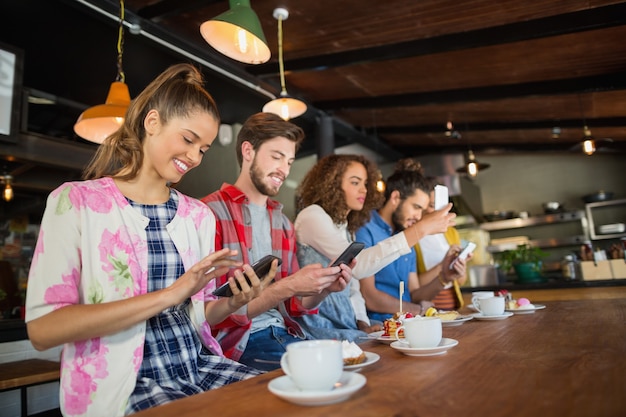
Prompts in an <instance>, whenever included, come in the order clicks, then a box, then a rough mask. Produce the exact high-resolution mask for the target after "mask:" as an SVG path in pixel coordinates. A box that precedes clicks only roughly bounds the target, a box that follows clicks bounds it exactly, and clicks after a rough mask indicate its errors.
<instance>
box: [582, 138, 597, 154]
mask: <svg viewBox="0 0 626 417" xmlns="http://www.w3.org/2000/svg"><path fill="white" fill-rule="evenodd" d="M595 151H596V143H595V142H594V141H593V139H586V140H585V141H584V142H583V152H585V153H586V154H587V155H592V154H593V153H594V152H595Z"/></svg>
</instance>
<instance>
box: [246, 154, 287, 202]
mask: <svg viewBox="0 0 626 417" xmlns="http://www.w3.org/2000/svg"><path fill="white" fill-rule="evenodd" d="M264 178H265V174H264V173H263V171H262V170H261V168H260V167H259V166H258V165H257V163H256V156H255V157H254V159H253V160H252V166H251V167H250V179H251V180H252V184H254V186H255V187H256V189H257V190H258V191H259V192H260V193H261V194H263V195H265V196H268V197H274V196H275V195H277V194H278V191H280V189H279V188H277V189H273V188H271V187H270V186H268V185H267V184H266V183H264V182H263V179H264Z"/></svg>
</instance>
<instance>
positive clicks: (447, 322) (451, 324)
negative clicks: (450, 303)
mask: <svg viewBox="0 0 626 417" xmlns="http://www.w3.org/2000/svg"><path fill="white" fill-rule="evenodd" d="M473 318H474V317H472V316H471V315H469V316H459V317H457V318H455V319H454V320H441V325H442V326H443V327H456V326H460V325H461V324H463V323H465V322H466V321H470V320H471V319H473Z"/></svg>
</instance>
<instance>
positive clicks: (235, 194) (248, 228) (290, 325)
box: [202, 184, 317, 360]
mask: <svg viewBox="0 0 626 417" xmlns="http://www.w3.org/2000/svg"><path fill="white" fill-rule="evenodd" d="M202 201H203V202H205V203H207V205H208V206H209V207H210V208H211V210H213V213H214V214H215V217H216V220H217V225H216V231H215V250H219V249H222V248H226V247H227V248H231V249H236V250H238V251H239V255H240V256H241V260H242V261H243V262H244V263H250V256H249V249H250V247H251V246H252V221H251V217H250V210H249V208H248V204H249V201H248V198H247V197H246V195H245V194H244V193H242V192H241V191H240V190H239V189H238V188H236V187H234V186H232V185H229V184H224V185H222V187H221V188H220V190H219V191H216V192H214V193H212V194H209V195H208V196H206V197H204V198H203V199H202ZM267 210H268V212H269V215H270V225H271V233H272V254H273V255H275V256H278V257H280V258H281V259H282V261H283V263H282V265H281V266H280V270H279V273H278V276H277V277H276V279H277V280H278V279H282V278H284V277H286V276H289V275H291V274H293V273H294V272H296V271H298V270H299V269H300V267H299V266H298V259H297V257H296V237H295V232H294V229H293V225H292V224H291V222H290V221H289V219H288V218H287V216H285V215H284V214H283V213H282V204H280V203H279V202H278V201H275V200H272V199H268V200H267ZM229 274H230V275H232V274H233V272H232V271H231V272H229ZM230 275H224V276H223V277H220V278H217V279H216V281H217V282H216V284H217V285H221V284H223V283H224V282H226V281H227V280H228V277H229V276H230ZM279 310H281V314H282V315H283V317H285V318H286V325H287V329H288V331H289V332H290V334H294V335H295V334H298V332H301V329H300V328H299V326H298V325H297V323H295V321H293V320H290V318H289V316H291V317H298V316H301V315H303V314H315V313H317V309H313V310H308V309H305V308H304V307H303V306H302V304H301V303H300V300H299V298H298V297H292V298H291V299H289V300H286V301H284V302H283V305H282V306H280V308H279ZM211 328H212V329H213V330H214V336H215V337H216V338H217V339H218V340H219V342H220V344H221V345H222V349H224V354H225V355H226V356H227V357H229V358H233V359H235V360H237V359H239V358H240V357H241V355H242V353H243V351H244V349H245V347H246V343H247V341H248V337H249V333H250V320H248V319H247V317H246V318H239V320H238V317H236V316H231V317H229V318H228V319H226V320H225V321H224V322H222V323H220V324H218V325H217V326H211Z"/></svg>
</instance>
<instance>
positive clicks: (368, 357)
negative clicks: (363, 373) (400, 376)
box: [343, 352, 380, 372]
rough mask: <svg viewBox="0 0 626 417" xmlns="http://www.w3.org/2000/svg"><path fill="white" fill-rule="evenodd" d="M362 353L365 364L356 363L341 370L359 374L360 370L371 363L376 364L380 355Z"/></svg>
mask: <svg viewBox="0 0 626 417" xmlns="http://www.w3.org/2000/svg"><path fill="white" fill-rule="evenodd" d="M363 353H365V362H361V363H357V364H355V365H344V366H343V370H344V371H352V372H359V371H360V370H361V369H363V368H365V367H366V366H369V365H371V364H373V363H376V362H378V360H379V359H380V355H379V354H377V353H373V352H363Z"/></svg>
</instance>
